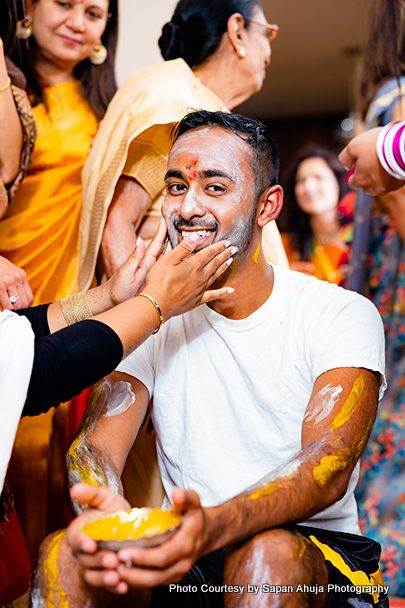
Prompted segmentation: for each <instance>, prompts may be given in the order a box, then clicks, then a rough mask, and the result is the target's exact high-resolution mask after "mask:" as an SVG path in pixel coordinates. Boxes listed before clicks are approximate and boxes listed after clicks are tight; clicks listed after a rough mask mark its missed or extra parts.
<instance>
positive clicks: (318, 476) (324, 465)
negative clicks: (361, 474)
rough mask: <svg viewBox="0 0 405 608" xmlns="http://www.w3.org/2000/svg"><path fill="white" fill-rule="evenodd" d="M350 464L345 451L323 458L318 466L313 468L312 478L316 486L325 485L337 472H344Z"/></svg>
mask: <svg viewBox="0 0 405 608" xmlns="http://www.w3.org/2000/svg"><path fill="white" fill-rule="evenodd" d="M349 464H350V459H349V458H348V457H347V450H340V451H339V452H335V454H330V455H329V456H324V457H323V458H322V459H321V462H320V464H319V465H318V466H316V467H314V470H313V476H314V479H315V481H316V483H317V484H318V486H324V485H325V484H327V483H328V482H329V481H330V479H331V478H332V477H333V475H334V474H335V473H336V472H337V471H344V469H346V468H347V467H348V466H349Z"/></svg>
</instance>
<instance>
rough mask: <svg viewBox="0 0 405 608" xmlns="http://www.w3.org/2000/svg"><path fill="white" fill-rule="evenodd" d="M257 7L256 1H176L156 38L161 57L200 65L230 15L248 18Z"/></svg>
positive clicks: (217, 43)
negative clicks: (169, 19) (169, 16)
mask: <svg viewBox="0 0 405 608" xmlns="http://www.w3.org/2000/svg"><path fill="white" fill-rule="evenodd" d="M258 8H260V2H259V0H180V2H178V4H177V6H176V8H175V9H174V13H173V16H172V19H171V21H169V22H168V23H166V24H165V25H164V26H163V29H162V35H161V37H160V38H159V47H160V52H161V53H162V57H163V59H165V61H168V60H169V59H178V58H179V57H181V58H182V59H184V61H185V62H186V63H187V64H188V65H189V66H190V67H194V66H196V65H200V64H201V63H203V62H204V61H205V60H206V59H207V58H208V57H209V56H210V55H212V54H213V53H214V52H215V51H216V50H217V48H218V47H219V45H220V42H221V40H222V36H223V35H224V33H225V32H226V30H227V25H228V19H229V17H230V16H231V15H233V14H234V13H240V14H241V15H242V17H243V18H244V19H245V20H247V19H251V18H252V16H253V13H254V12H255V10H257V9H258Z"/></svg>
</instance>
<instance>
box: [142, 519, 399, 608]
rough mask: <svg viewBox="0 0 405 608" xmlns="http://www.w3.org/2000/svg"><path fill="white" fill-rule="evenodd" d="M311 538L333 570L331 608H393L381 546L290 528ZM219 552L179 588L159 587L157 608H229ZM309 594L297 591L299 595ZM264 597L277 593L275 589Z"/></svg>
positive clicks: (355, 538) (154, 596)
mask: <svg viewBox="0 0 405 608" xmlns="http://www.w3.org/2000/svg"><path fill="white" fill-rule="evenodd" d="M289 529H290V530H295V531H297V532H300V534H302V535H303V536H305V537H307V538H309V539H310V540H311V541H312V542H313V543H314V544H315V545H316V546H317V547H318V549H319V550H320V551H321V552H322V554H323V556H324V558H325V561H326V563H327V566H328V570H329V584H328V591H329V599H328V604H327V607H328V608H371V607H373V606H378V607H379V608H388V596H387V587H386V586H385V583H384V580H383V578H382V574H381V570H380V567H379V559H380V551H381V548H380V545H379V544H378V543H376V542H375V541H373V540H371V539H369V538H366V537H364V536H358V535H356V534H345V533H344V532H330V531H328V530H321V529H319V528H310V527H309V526H294V527H293V528H289ZM225 551H226V549H225V548H224V549H219V550H218V551H214V552H213V553H209V554H208V555H206V556H205V557H203V558H202V559H200V560H198V562H196V563H195V564H194V566H193V568H192V569H191V570H190V571H189V572H188V573H187V574H186V576H185V577H184V578H183V579H182V580H181V581H180V582H179V583H176V585H172V586H171V587H170V586H167V587H156V588H155V589H154V590H153V592H152V604H151V606H152V608H223V606H224V602H223V594H222V593H221V592H220V591H219V590H218V587H221V585H223V584H224V580H223V579H224V556H225ZM301 591H304V589H300V588H298V589H296V592H297V593H300V592H301ZM263 592H266V593H269V592H270V593H271V592H276V591H271V588H270V590H269V589H267V588H266V589H264V590H263Z"/></svg>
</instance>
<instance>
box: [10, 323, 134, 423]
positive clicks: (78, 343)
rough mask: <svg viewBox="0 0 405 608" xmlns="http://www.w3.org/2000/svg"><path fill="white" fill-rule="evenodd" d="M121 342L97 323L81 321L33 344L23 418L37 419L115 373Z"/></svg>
mask: <svg viewBox="0 0 405 608" xmlns="http://www.w3.org/2000/svg"><path fill="white" fill-rule="evenodd" d="M123 353H124V351H123V348H122V344H121V340H120V339H119V337H118V336H117V334H116V333H115V332H114V331H113V330H112V329H111V328H110V327H108V325H105V324H104V323H101V322H100V321H95V320H87V321H81V322H80V323H76V324H74V325H70V326H69V327H65V328H64V329H61V330H59V331H57V332H55V333H54V334H52V335H49V336H46V337H43V338H40V339H38V340H36V341H35V354H34V365H33V368H32V374H31V380H30V384H29V387H28V394H27V399H26V401H25V405H24V410H23V412H22V415H23V416H36V415H38V414H42V413H43V412H47V411H48V410H49V409H50V408H51V407H56V406H58V405H59V404H60V403H62V402H63V401H68V400H69V399H71V398H72V397H74V396H75V395H79V394H80V393H81V392H82V391H83V390H84V389H85V388H87V387H88V386H91V385H92V384H94V383H95V382H97V381H98V380H101V378H103V377H104V376H106V375H107V374H109V373H111V372H112V371H114V369H115V368H116V367H117V365H118V364H119V362H120V361H121V359H122V356H123Z"/></svg>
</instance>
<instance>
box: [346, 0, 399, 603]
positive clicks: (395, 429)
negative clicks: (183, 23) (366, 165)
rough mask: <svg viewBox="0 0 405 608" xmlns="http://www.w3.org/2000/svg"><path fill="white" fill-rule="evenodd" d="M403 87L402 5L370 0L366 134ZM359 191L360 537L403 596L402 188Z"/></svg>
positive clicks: (390, 115)
mask: <svg viewBox="0 0 405 608" xmlns="http://www.w3.org/2000/svg"><path fill="white" fill-rule="evenodd" d="M404 87H405V5H404V2H402V1H401V2H398V1H397V0H376V1H375V3H374V8H373V13H372V16H371V24H370V28H369V37H368V41H367V43H366V45H365V49H364V53H363V57H362V58H361V60H360V64H359V71H358V75H357V104H358V110H359V114H360V117H361V119H362V121H363V124H364V128H365V129H371V128H373V127H379V126H384V125H386V124H387V123H389V122H391V121H397V120H404V119H405V100H404V98H403V95H404V91H405V88H404ZM359 194H360V196H359V197H358V199H357V202H356V212H355V227H354V241H353V259H352V261H351V267H352V270H353V274H352V276H351V277H350V276H349V282H348V284H347V286H348V287H349V289H350V288H353V289H356V290H358V291H361V292H362V293H363V294H364V295H366V296H368V297H369V298H370V299H371V300H372V301H373V302H374V304H375V305H376V306H377V308H378V310H379V312H380V314H381V316H382V319H383V322H384V330H385V338H386V358H387V379H388V390H387V392H386V394H385V395H384V398H383V399H382V401H381V403H380V407H379V413H378V416H377V420H376V423H375V426H374V429H373V432H372V434H371V438H370V441H369V443H368V445H367V447H366V450H365V452H364V455H363V458H362V473H361V478H360V482H359V486H358V489H357V499H358V504H359V514H360V525H361V528H362V532H363V533H364V534H366V535H368V536H370V537H371V538H374V539H375V540H377V541H378V542H379V543H381V546H382V554H381V567H382V570H383V574H384V579H385V581H386V583H387V584H388V585H389V586H390V594H391V595H392V596H400V597H405V545H404V544H403V539H404V537H405V507H404V501H403V487H404V482H403V480H404V475H405V427H404V416H405V298H404V293H405V245H404V239H405V214H404V210H405V190H404V188H400V189H398V190H396V191H395V192H391V193H390V194H388V195H386V196H375V197H371V196H367V195H365V194H364V193H359Z"/></svg>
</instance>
